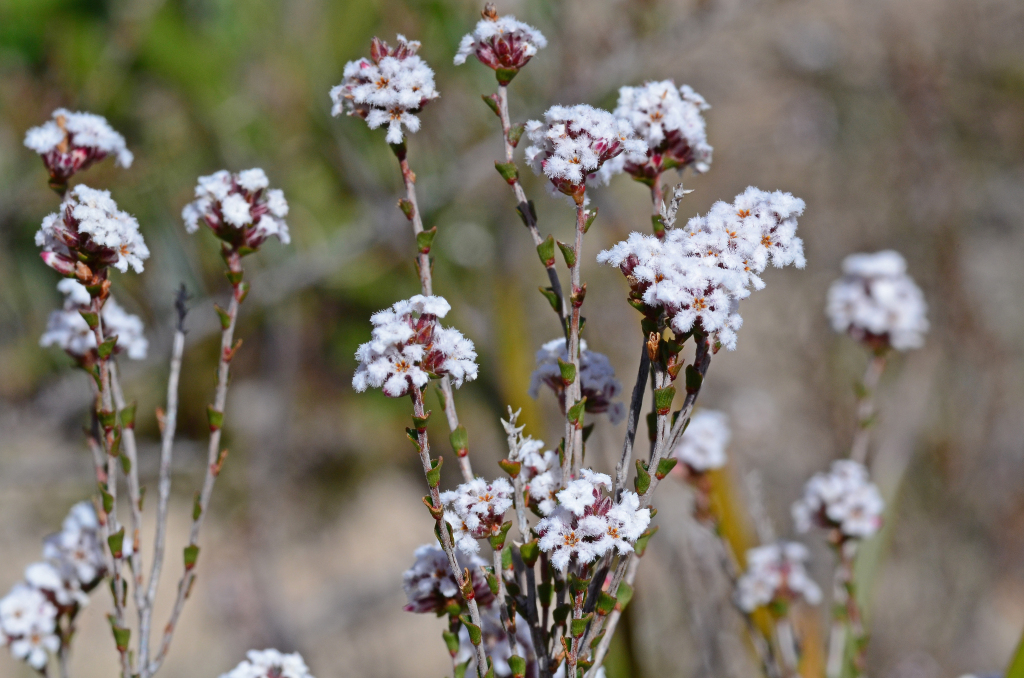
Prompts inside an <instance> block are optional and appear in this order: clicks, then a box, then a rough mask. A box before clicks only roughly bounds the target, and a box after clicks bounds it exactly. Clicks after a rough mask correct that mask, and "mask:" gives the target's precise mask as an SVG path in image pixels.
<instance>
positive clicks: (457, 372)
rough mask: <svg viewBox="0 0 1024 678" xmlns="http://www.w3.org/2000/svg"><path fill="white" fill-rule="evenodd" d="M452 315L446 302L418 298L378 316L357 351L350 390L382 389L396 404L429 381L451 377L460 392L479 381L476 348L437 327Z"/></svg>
mask: <svg viewBox="0 0 1024 678" xmlns="http://www.w3.org/2000/svg"><path fill="white" fill-rule="evenodd" d="M450 309H451V306H450V305H449V304H448V302H447V301H445V299H444V298H443V297H438V296H429V297H428V296H423V295H422V294H417V295H416V296H414V297H412V298H411V299H408V300H404V301H399V302H396V303H395V304H394V305H393V306H392V307H391V308H389V309H385V310H383V311H378V312H377V313H374V314H373V315H372V316H371V317H370V322H372V323H373V325H374V328H373V332H372V339H371V340H370V341H369V342H367V343H365V344H362V345H361V346H360V347H359V349H358V350H357V351H356V359H357V360H358V361H359V367H358V368H357V369H356V372H355V374H354V375H353V377H352V387H353V388H354V389H355V390H356V391H358V392H360V393H361V392H363V391H365V390H366V389H367V388H369V387H371V386H372V387H374V388H381V389H383V391H384V393H385V394H387V395H389V396H391V397H392V398H397V397H399V396H403V395H405V394H406V393H408V392H409V388H410V386H415V387H416V388H423V387H424V386H426V384H427V382H428V381H430V377H431V376H438V377H443V376H445V375H448V376H449V377H450V378H451V380H452V383H453V384H454V385H455V387H456V388H458V387H459V386H461V385H462V384H463V382H466V381H472V380H474V379H476V375H477V365H476V350H475V348H474V347H473V342H472V341H470V340H469V339H467V338H466V337H464V336H463V335H462V333H461V332H459V331H458V330H455V329H451V328H444V327H441V326H440V325H439V324H438V323H437V319H438V318H443V317H444V316H445V315H447V313H448V311H449V310H450Z"/></svg>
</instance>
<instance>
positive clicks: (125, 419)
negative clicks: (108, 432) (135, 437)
mask: <svg viewBox="0 0 1024 678" xmlns="http://www.w3.org/2000/svg"><path fill="white" fill-rule="evenodd" d="M135 405H136V402H135V401H134V400H133V401H132V404H131V405H128V406H126V407H125V408H124V409H123V410H121V412H120V416H121V426H123V427H124V428H135Z"/></svg>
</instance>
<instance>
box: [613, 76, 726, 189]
mask: <svg viewBox="0 0 1024 678" xmlns="http://www.w3.org/2000/svg"><path fill="white" fill-rule="evenodd" d="M709 108H711V107H710V106H709V105H708V102H707V101H705V100H704V97H702V96H701V95H699V94H697V93H696V92H694V91H693V88H691V87H690V86H689V85H683V86H682V87H676V85H675V83H674V82H672V81H671V80H662V81H660V82H648V83H645V84H643V85H641V86H640V87H622V88H621V89H619V103H618V105H617V106H616V107H615V110H614V111H613V114H614V115H615V117H617V118H621V119H622V120H626V121H628V122H629V123H630V124H631V125H632V126H633V129H635V130H636V131H637V134H639V135H640V138H641V139H643V140H644V141H645V142H646V143H647V147H648V150H647V156H646V157H645V159H644V160H642V161H639V162H637V161H635V160H633V159H630V158H627V157H625V156H620V157H619V158H616V159H615V160H613V161H612V162H610V163H608V174H609V175H611V174H615V173H618V172H626V173H627V174H630V175H632V176H633V177H635V178H637V179H640V180H644V181H654V180H655V177H657V175H658V174H660V173H661V172H664V171H666V170H669V169H674V168H679V169H682V168H683V167H693V169H694V170H696V171H697V172H707V171H708V169H710V167H711V152H712V148H711V146H709V145H708V138H707V129H706V124H705V122H704V117H703V116H702V115H701V111H706V110H707V109H709Z"/></svg>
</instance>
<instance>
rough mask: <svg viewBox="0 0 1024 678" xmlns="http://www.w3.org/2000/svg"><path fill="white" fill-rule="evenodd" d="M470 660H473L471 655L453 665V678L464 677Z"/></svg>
mask: <svg viewBox="0 0 1024 678" xmlns="http://www.w3.org/2000/svg"><path fill="white" fill-rule="evenodd" d="M471 661H473V658H472V657H470V658H469V659H467V660H466V661H464V662H463V663H461V664H459V665H457V666H456V667H455V678H466V670H467V669H468V668H469V663H470V662H471Z"/></svg>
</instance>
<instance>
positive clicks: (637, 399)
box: [613, 338, 651, 498]
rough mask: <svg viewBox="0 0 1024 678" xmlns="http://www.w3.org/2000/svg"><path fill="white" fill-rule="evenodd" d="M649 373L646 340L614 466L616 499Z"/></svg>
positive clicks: (622, 484) (626, 473)
mask: <svg viewBox="0 0 1024 678" xmlns="http://www.w3.org/2000/svg"><path fill="white" fill-rule="evenodd" d="M650 372H651V358H650V356H649V355H648V353H647V340H646V338H644V339H643V340H641V342H640V367H639V369H638V370H637V373H636V383H635V384H633V397H632V398H631V399H630V401H629V415H628V416H627V418H626V438H625V440H623V441H622V456H621V457H620V458H619V463H618V464H617V465H616V466H615V488H614V492H613V496H614V497H616V498H618V496H619V493H620V492H622V490H623V489H624V488H625V487H626V478H627V477H628V476H629V460H630V459H632V458H633V443H634V441H635V440H636V426H637V422H638V421H639V419H640V409H641V408H642V407H643V402H644V387H645V386H646V385H647V375H648V374H650Z"/></svg>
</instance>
